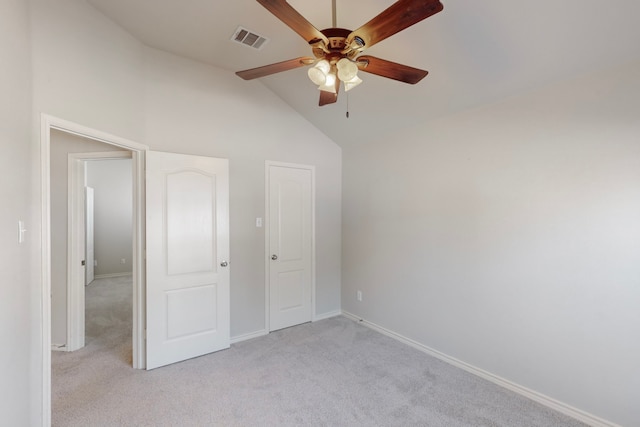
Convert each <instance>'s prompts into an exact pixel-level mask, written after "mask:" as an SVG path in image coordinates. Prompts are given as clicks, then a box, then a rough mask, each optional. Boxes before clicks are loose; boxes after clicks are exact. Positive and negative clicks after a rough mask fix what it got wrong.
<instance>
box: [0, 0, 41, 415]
mask: <svg viewBox="0 0 640 427" xmlns="http://www.w3.org/2000/svg"><path fill="white" fill-rule="evenodd" d="M0 10H2V13H0V63H2V66H0V94H1V96H0V171H2V179H0V200H1V201H2V202H1V207H0V242H1V243H0V260H2V261H0V262H1V264H0V339H2V342H3V343H4V348H3V349H2V351H0V378H1V379H2V380H0V414H2V423H3V424H6V425H28V424H29V422H30V418H29V409H30V401H29V391H30V387H29V386H30V381H29V361H30V357H29V355H30V351H31V335H30V334H29V333H28V332H29V330H30V328H31V324H32V323H31V322H32V318H31V294H30V292H31V286H30V285H31V276H30V267H31V266H32V265H33V264H32V262H31V257H32V250H33V247H34V245H33V239H34V237H35V236H37V227H36V226H35V224H34V223H33V221H32V215H31V213H30V209H31V208H32V206H31V205H30V203H31V197H30V194H31V186H30V182H31V171H32V170H33V169H32V165H31V148H32V145H31V143H30V133H29V129H30V127H29V120H30V108H31V81H30V78H31V64H30V49H29V15H28V5H27V4H26V2H23V1H21V0H2V1H0ZM18 220H24V221H25V226H26V228H27V229H28V231H27V234H26V236H25V237H26V241H25V243H22V244H19V243H18Z"/></svg>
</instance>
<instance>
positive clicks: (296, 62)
mask: <svg viewBox="0 0 640 427" xmlns="http://www.w3.org/2000/svg"><path fill="white" fill-rule="evenodd" d="M314 61H315V59H313V58H311V57H308V56H301V57H300V58H296V59H290V60H288V61H282V62H276V63H275V64H270V65H264V66H262V67H257V68H251V69H250V70H243V71H238V72H236V75H237V76H239V77H242V78H243V79H245V80H253V79H257V78H260V77H264V76H268V75H270V74H275V73H280V72H282V71H288V70H292V69H294V68H298V67H304V66H305V65H310V64H313V62H314Z"/></svg>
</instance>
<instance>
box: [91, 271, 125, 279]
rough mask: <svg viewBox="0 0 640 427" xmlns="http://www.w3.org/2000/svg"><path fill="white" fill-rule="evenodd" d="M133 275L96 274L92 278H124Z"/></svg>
mask: <svg viewBox="0 0 640 427" xmlns="http://www.w3.org/2000/svg"><path fill="white" fill-rule="evenodd" d="M132 274H133V272H132V271H129V272H125V273H108V274H96V275H95V276H94V278H95V279H110V278H113V277H125V276H131V275H132Z"/></svg>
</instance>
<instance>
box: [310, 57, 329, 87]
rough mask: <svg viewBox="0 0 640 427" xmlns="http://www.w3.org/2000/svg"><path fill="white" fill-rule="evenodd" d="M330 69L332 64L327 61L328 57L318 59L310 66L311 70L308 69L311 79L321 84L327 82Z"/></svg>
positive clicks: (318, 84) (316, 83)
mask: <svg viewBox="0 0 640 427" xmlns="http://www.w3.org/2000/svg"><path fill="white" fill-rule="evenodd" d="M330 70H331V65H330V64H329V61H327V60H326V59H322V60H320V61H318V62H317V63H316V65H314V66H313V67H311V68H309V71H307V74H308V75H309V79H311V81H312V82H313V83H314V84H315V85H317V86H321V85H324V84H325V82H326V79H327V74H329V71H330Z"/></svg>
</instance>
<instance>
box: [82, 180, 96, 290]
mask: <svg viewBox="0 0 640 427" xmlns="http://www.w3.org/2000/svg"><path fill="white" fill-rule="evenodd" d="M84 221H85V234H84V238H85V252H86V256H85V258H84V259H85V260H86V261H85V265H86V268H85V273H84V274H85V279H84V284H85V286H86V285H88V284H89V283H91V282H93V279H94V266H95V259H96V257H95V254H94V249H93V246H94V245H93V188H91V187H85V188H84Z"/></svg>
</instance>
